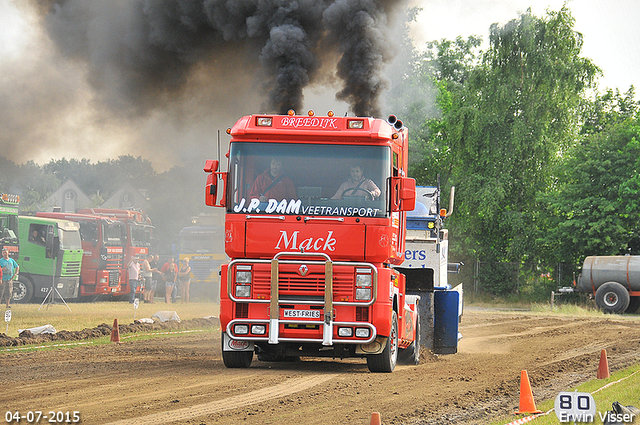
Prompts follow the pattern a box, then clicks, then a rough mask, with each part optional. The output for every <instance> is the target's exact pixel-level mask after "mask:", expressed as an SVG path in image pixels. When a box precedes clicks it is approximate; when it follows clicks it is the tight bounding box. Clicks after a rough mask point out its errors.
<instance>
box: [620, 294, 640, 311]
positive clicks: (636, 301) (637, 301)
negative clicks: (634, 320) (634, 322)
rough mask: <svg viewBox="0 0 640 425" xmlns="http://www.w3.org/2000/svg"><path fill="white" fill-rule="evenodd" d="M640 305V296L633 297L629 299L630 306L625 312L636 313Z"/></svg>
mask: <svg viewBox="0 0 640 425" xmlns="http://www.w3.org/2000/svg"><path fill="white" fill-rule="evenodd" d="M638 307H640V297H631V299H630V300H629V307H627V309H626V310H625V311H624V312H625V313H635V312H636V311H638Z"/></svg>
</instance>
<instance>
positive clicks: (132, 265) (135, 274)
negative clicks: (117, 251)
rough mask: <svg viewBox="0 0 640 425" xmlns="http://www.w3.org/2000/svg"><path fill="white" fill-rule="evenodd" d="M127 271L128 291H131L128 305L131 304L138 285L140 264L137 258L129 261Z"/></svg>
mask: <svg viewBox="0 0 640 425" xmlns="http://www.w3.org/2000/svg"><path fill="white" fill-rule="evenodd" d="M127 269H128V271H129V289H130V291H131V292H130V293H129V304H133V300H134V299H135V298H136V291H137V290H138V286H139V285H140V280H139V278H140V263H139V262H138V257H133V258H132V259H131V261H129V264H128V265H127Z"/></svg>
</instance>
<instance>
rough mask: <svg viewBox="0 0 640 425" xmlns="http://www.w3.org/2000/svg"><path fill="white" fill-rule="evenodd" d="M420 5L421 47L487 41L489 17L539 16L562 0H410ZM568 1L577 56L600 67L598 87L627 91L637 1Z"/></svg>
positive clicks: (635, 79) (637, 66)
mask: <svg viewBox="0 0 640 425" xmlns="http://www.w3.org/2000/svg"><path fill="white" fill-rule="evenodd" d="M412 4H413V5H415V6H417V7H420V8H422V11H421V12H420V14H419V15H418V17H417V22H416V23H414V24H412V27H411V29H412V37H413V39H414V40H415V45H416V46H417V47H420V46H421V45H424V43H426V42H427V41H430V40H440V39H442V38H447V39H455V38H456V37H457V36H458V35H461V36H462V37H463V38H467V37H468V36H470V35H480V36H482V39H483V41H485V42H486V41H487V39H488V35H489V27H490V26H491V24H493V23H499V24H505V23H507V22H508V21H510V20H512V19H514V18H516V17H517V16H518V12H523V11H526V10H527V9H528V8H531V11H532V12H533V14H534V15H536V16H543V15H544V14H545V11H546V10H547V9H551V10H559V9H560V8H562V6H563V4H565V1H564V0H414V1H412ZM567 6H568V7H569V9H570V10H571V13H572V15H573V17H574V19H575V26H574V29H575V30H576V31H578V32H580V33H582V35H583V37H584V38H583V41H584V45H583V49H582V56H584V57H587V58H590V59H592V60H593V62H594V63H595V64H596V65H597V66H598V67H600V68H601V69H602V71H603V73H604V76H603V77H602V78H601V80H600V85H599V87H600V89H604V88H605V87H609V88H619V89H620V90H621V91H626V90H627V89H628V88H629V86H631V85H633V86H634V87H635V88H638V86H639V85H640V25H638V19H639V18H640V2H638V1H637V0H611V1H601V0H572V1H568V2H567Z"/></svg>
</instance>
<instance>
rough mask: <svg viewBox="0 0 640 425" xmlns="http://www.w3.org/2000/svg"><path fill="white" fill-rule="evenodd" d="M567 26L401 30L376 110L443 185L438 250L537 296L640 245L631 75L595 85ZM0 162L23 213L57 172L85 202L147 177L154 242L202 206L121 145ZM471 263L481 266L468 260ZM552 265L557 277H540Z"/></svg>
mask: <svg viewBox="0 0 640 425" xmlns="http://www.w3.org/2000/svg"><path fill="white" fill-rule="evenodd" d="M413 13H415V10H414V11H413ZM574 23H575V22H574V18H573V16H572V15H571V11H570V10H569V8H567V7H566V6H565V7H563V8H561V9H560V10H558V11H548V12H546V14H545V15H544V16H540V17H539V16H535V15H533V14H532V13H531V11H530V10H527V11H526V12H523V13H520V14H519V16H518V17H517V18H516V19H513V20H512V21H510V22H508V23H506V24H504V25H497V24H494V25H492V26H491V27H490V29H489V39H488V47H486V49H485V50H482V48H481V46H482V39H481V38H480V37H478V36H471V37H469V38H467V39H463V38H462V37H458V38H456V39H455V40H446V39H443V40H438V41H433V42H431V43H428V45H427V48H426V49H425V50H424V51H418V50H416V49H415V47H414V46H413V45H412V44H411V42H410V40H409V39H408V36H407V34H405V41H404V43H403V48H402V51H403V52H404V54H405V56H406V57H408V58H409V59H408V60H407V61H405V62H402V63H401V64H400V65H399V66H397V69H395V70H394V71H395V73H396V74H397V75H400V78H396V81H395V82H394V89H393V91H392V92H390V94H389V95H388V96H387V97H388V99H387V103H388V105H387V108H388V109H390V110H393V111H394V112H395V113H396V114H397V115H398V116H400V117H401V118H402V120H403V121H404V123H405V124H406V125H407V127H409V129H410V135H409V138H410V176H412V177H414V178H416V180H417V183H418V184H419V185H433V184H434V183H435V182H436V180H437V179H438V176H439V177H440V181H441V183H442V189H443V191H442V193H443V194H447V193H449V190H448V189H449V188H450V186H453V185H455V186H456V199H455V201H456V212H455V213H454V215H453V216H451V217H450V218H449V219H448V221H447V227H448V228H449V229H450V252H451V254H450V259H451V260H455V261H463V262H465V263H466V264H467V267H465V268H463V270H464V271H465V274H466V276H464V280H465V281H466V282H467V283H469V282H470V281H471V280H472V279H476V280H477V279H479V278H481V279H480V280H481V282H482V284H481V285H480V286H481V288H480V289H481V290H483V291H485V292H488V293H492V294H510V293H516V292H518V293H521V294H525V295H526V293H527V291H528V292H529V294H530V295H531V294H534V295H535V294H543V293H547V295H548V292H547V291H548V290H549V289H550V288H552V287H553V286H557V285H558V284H562V285H566V284H569V282H570V280H571V276H572V272H578V271H579V268H580V265H581V263H582V261H583V260H584V258H585V257H586V256H588V255H617V254H630V253H631V254H636V253H638V252H639V251H640V228H639V227H640V220H639V218H640V196H639V193H640V174H639V171H640V142H639V140H640V125H639V124H640V122H639V119H640V114H639V112H640V104H639V103H638V101H637V100H636V95H635V91H634V88H633V86H632V87H630V88H629V89H628V90H627V91H624V92H621V91H620V90H619V89H606V90H605V91H604V92H602V91H600V89H599V88H598V78H599V77H600V76H601V75H602V71H601V70H600V69H599V68H598V67H597V65H596V64H594V63H593V61H592V60H590V59H588V58H585V57H583V56H581V49H582V42H583V40H582V35H581V34H580V33H578V32H576V31H575V29H574ZM0 170H2V171H1V172H0V187H2V188H3V190H6V191H7V192H14V193H18V194H20V195H21V204H22V210H23V211H29V210H32V209H33V208H35V207H36V205H39V204H41V203H42V201H44V200H45V199H46V197H47V196H49V195H50V194H51V193H52V192H53V191H54V190H56V189H57V188H58V187H59V186H60V184H61V183H63V182H64V181H66V180H67V179H69V178H72V179H73V180H74V181H75V182H76V183H77V184H78V185H79V186H80V187H81V188H82V189H83V190H84V191H85V193H87V194H88V195H89V196H91V197H92V199H93V201H94V202H95V203H96V205H99V204H100V203H101V202H102V201H104V199H107V198H108V196H109V195H110V194H111V193H113V192H114V191H116V190H118V189H119V188H120V187H121V186H122V185H124V184H125V183H127V182H130V183H132V184H134V186H135V187H137V188H146V189H147V190H148V191H149V198H150V203H151V205H152V206H151V209H150V211H148V213H149V215H150V216H151V217H152V219H153V220H154V224H155V225H156V227H157V228H158V229H159V230H161V232H157V233H156V235H157V236H160V235H162V236H160V240H159V241H158V243H159V244H161V246H168V245H169V244H170V243H171V241H172V238H175V236H177V232H178V230H179V229H180V228H182V227H184V226H186V225H188V224H189V222H188V220H189V218H190V217H191V216H193V215H197V214H198V213H199V212H205V211H206V208H205V207H204V206H203V201H202V191H201V190H200V189H201V188H202V187H203V181H204V177H203V173H202V171H201V168H200V167H199V166H195V165H194V166H190V167H174V168H172V169H171V170H169V171H166V172H164V173H156V172H155V171H154V170H153V168H152V166H151V163H150V162H148V161H146V160H144V159H142V158H141V157H132V156H120V157H118V158H117V159H114V160H108V161H104V162H98V163H93V164H92V163H91V162H90V161H89V160H86V159H81V160H77V159H70V160H67V159H64V158H63V159H61V160H51V161H50V162H49V163H48V164H45V165H43V166H39V165H37V164H35V163H33V162H27V163H25V164H21V165H17V164H13V163H12V162H10V161H8V160H7V159H5V158H2V157H1V156H0ZM185 187H189V188H190V189H189V190H185ZM198 188H200V189H198ZM191 189H193V190H191ZM444 198H446V196H445V197H444ZM443 201H444V202H443V204H444V205H446V204H447V199H443ZM480 263H482V264H483V267H482V268H481V269H482V272H480V271H479V270H476V268H475V267H472V266H470V265H472V264H480ZM558 264H562V269H563V271H564V272H563V273H562V276H563V278H564V279H563V281H562V282H558V279H548V278H547V277H548V276H549V275H550V274H553V273H555V272H556V271H557V270H556V265H558ZM487 265H489V266H488V267H487ZM491 265H493V266H491ZM514 265H515V270H516V273H515V275H514V272H513V270H514ZM478 269H479V268H478ZM480 273H481V274H482V276H479V274H480ZM473 274H475V276H472V275H473ZM541 277H542V279H541ZM556 277H557V276H556ZM541 296H542V295H541ZM545 296H546V295H545Z"/></svg>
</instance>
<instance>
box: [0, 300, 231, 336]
mask: <svg viewBox="0 0 640 425" xmlns="http://www.w3.org/2000/svg"><path fill="white" fill-rule="evenodd" d="M68 306H69V308H70V309H71V311H69V309H67V307H65V305H64V304H51V305H48V304H45V305H44V306H42V308H41V307H40V304H14V305H13V306H12V307H11V321H10V322H8V325H9V332H8V333H7V332H6V331H7V323H6V322H0V333H6V334H7V335H8V336H11V337H17V336H18V329H29V328H34V327H37V326H43V325H53V327H54V328H56V330H57V331H61V330H66V331H79V330H82V329H85V328H94V327H96V326H98V325H99V324H101V323H106V324H108V325H113V320H114V319H118V323H119V324H121V325H123V324H128V323H132V322H133V320H134V316H135V318H136V319H140V318H143V317H151V315H152V314H154V313H155V312H157V311H175V312H177V313H178V316H179V317H180V319H182V320H188V319H195V318H198V317H206V316H216V317H217V316H218V312H219V306H218V304H217V303H214V302H194V303H189V304H181V303H176V304H166V303H164V302H159V301H158V300H156V303H155V304H144V303H142V304H140V305H139V306H138V309H137V310H135V309H134V307H133V304H129V303H128V302H127V301H107V302H91V303H90V302H86V303H68ZM0 311H1V312H2V313H1V314H2V317H3V318H4V317H5V314H4V311H5V309H4V306H3V307H2V308H1V309H0Z"/></svg>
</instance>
